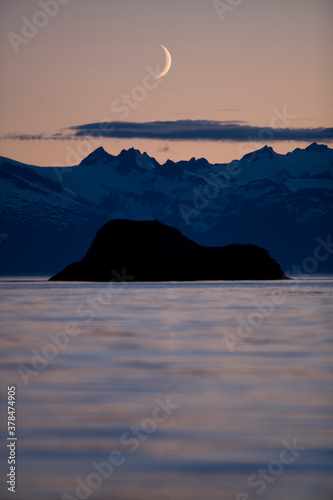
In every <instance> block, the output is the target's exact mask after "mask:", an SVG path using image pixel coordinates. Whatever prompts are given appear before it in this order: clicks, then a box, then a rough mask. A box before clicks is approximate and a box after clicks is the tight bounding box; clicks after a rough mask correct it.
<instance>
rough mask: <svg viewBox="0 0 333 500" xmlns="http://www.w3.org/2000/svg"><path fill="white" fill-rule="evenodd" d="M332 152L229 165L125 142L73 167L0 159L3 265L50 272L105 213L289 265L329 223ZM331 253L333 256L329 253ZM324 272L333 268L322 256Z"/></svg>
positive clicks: (271, 155) (260, 155)
mask: <svg viewBox="0 0 333 500" xmlns="http://www.w3.org/2000/svg"><path fill="white" fill-rule="evenodd" d="M332 168H333V150H332V149H330V148H328V147H327V146H325V145H318V144H316V143H314V144H311V145H310V146H308V147H307V148H305V149H296V150H295V151H293V152H291V153H288V154H286V155H280V154H277V153H275V151H274V150H273V149H272V148H271V147H267V146H265V147H264V148H262V149H260V150H258V151H254V152H253V153H250V154H247V155H245V156H244V157H243V158H241V159H240V160H234V161H233V162H230V163H228V164H223V163H221V164H213V165H212V164H210V163H209V162H208V161H207V160H206V159H204V158H201V159H195V158H192V159H191V160H189V161H181V162H173V161H171V160H168V161H167V162H166V163H165V164H164V165H160V164H159V163H158V162H157V161H156V160H155V159H154V158H152V157H150V156H148V155H147V154H146V153H143V154H142V153H140V151H138V150H135V149H134V148H131V149H129V150H123V151H122V152H121V153H120V154H119V155H118V156H113V155H111V154H109V153H107V152H106V151H105V150H104V149H103V148H98V149H96V150H95V151H94V152H92V153H91V154H90V155H89V156H87V158H85V159H84V160H83V161H82V162H81V163H80V164H79V165H77V166H73V167H59V168H58V167H37V166H32V165H25V164H23V163H20V162H16V161H14V160H10V159H8V158H2V157H0V189H1V201H0V216H1V226H0V232H1V233H3V234H8V237H7V238H6V239H5V240H4V241H2V240H1V244H0V254H2V259H1V262H0V273H1V274H4V273H6V272H7V273H15V272H17V273H24V274H27V273H28V274H29V273H39V274H40V272H46V273H50V274H51V273H53V272H55V271H57V270H58V269H59V268H61V267H63V266H64V265H66V263H68V262H71V261H73V260H76V259H80V258H81V257H82V252H83V253H84V252H85V250H86V249H87V248H88V246H89V242H90V241H91V239H92V238H93V237H94V235H95V233H96V231H97V230H98V229H99V228H100V227H101V226H102V225H103V224H104V223H105V222H107V221H108V220H110V219H116V218H128V219H132V220H142V219H145V220H152V219H157V220H160V221H161V222H164V223H166V224H169V225H171V226H175V227H178V228H179V229H180V230H181V231H182V232H183V233H184V234H185V235H186V236H188V237H190V238H191V239H194V240H195V241H197V242H199V243H201V244H205V245H206V244H208V245H209V244H210V245H224V244H228V243H254V244H257V245H259V246H264V247H265V248H267V249H268V250H269V251H270V253H271V255H272V256H273V257H274V258H276V259H277V260H278V261H279V263H281V265H282V266H283V267H284V268H286V267H290V266H291V265H292V264H293V263H294V264H297V263H298V262H302V259H304V258H306V257H308V256H311V255H312V253H313V249H314V247H315V246H316V238H317V237H318V236H319V237H322V238H325V237H327V235H328V234H330V231H331V227H332V208H333V207H332V205H333V202H332V189H333V172H332ZM331 260H333V258H332V259H331ZM321 266H322V272H327V270H328V269H332V271H333V266H332V263H330V262H325V263H322V264H321Z"/></svg>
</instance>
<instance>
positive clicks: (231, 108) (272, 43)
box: [0, 0, 333, 165]
mask: <svg viewBox="0 0 333 500" xmlns="http://www.w3.org/2000/svg"><path fill="white" fill-rule="evenodd" d="M223 4H224V5H227V7H226V8H224V7H221V6H222V5H223ZM236 4H237V5H236ZM0 18H1V20H0V31H1V40H2V43H1V52H0V54H1V55H0V68H1V75H2V78H1V94H0V96H1V97H0V99H1V102H0V106H1V119H0V138H1V148H0V155H2V156H7V157H10V158H13V159H16V160H18V161H22V162H25V163H31V164H36V165H56V164H59V165H66V164H75V163H78V162H79V161H81V160H82V159H83V158H84V157H85V156H87V155H88V154H89V153H90V152H91V151H93V150H94V149H96V147H99V146H101V145H102V146H103V147H104V148H105V149H106V150H107V151H108V152H110V153H112V154H118V153H119V152H120V151H121V150H122V149H124V148H126V149H127V148H129V147H135V148H137V149H140V150H141V151H142V152H143V151H146V152H147V153H148V154H149V155H151V156H154V157H155V158H156V159H157V160H158V161H159V162H161V163H163V162H165V161H166V160H167V159H168V158H171V159H172V160H175V161H176V160H180V159H189V158H191V157H193V156H194V157H206V158H207V159H208V160H209V161H211V162H226V161H231V160H232V159H233V158H240V157H241V156H243V155H244V154H245V153H247V152H249V151H251V150H255V149H259V148H260V147H261V146H263V145H264V144H266V143H267V144H269V145H272V146H273V147H274V149H275V150H276V151H277V152H281V153H285V152H287V151H291V150H293V149H295V148H296V147H302V148H304V147H306V146H307V145H308V144H309V142H312V141H309V142H303V141H302V142H297V141H295V140H294V141H283V142H281V141H276V142H271V141H269V140H265V136H264V140H262V141H261V140H260V139H261V138H260V137H259V136H258V135H255V136H254V137H251V140H249V141H247V142H235V141H233V142H231V141H228V140H224V141H202V140H189V141H178V140H177V141H173V140H170V139H167V140H152V139H149V138H147V139H141V140H140V139H136V138H128V139H119V138H102V139H101V140H98V141H97V140H94V139H92V138H91V137H83V138H81V139H80V140H73V139H69V140H54V139H52V136H54V134H57V133H61V134H63V135H64V136H66V135H68V128H69V127H72V126H77V125H84V124H89V123H95V122H97V123H98V122H100V121H108V122H113V121H125V122H139V123H145V122H155V121H168V122H169V121H177V120H195V121H197V120H211V121H217V122H236V123H238V124H240V125H250V126H256V127H263V128H267V127H271V126H274V127H278V128H283V127H288V128H302V129H303V128H309V129H316V128H318V127H324V128H327V127H331V126H332V109H333V106H332V105H333V102H332V101H333V98H332V91H331V89H332V83H333V78H332V74H333V57H332V47H333V36H332V31H333V30H332V29H331V27H332V19H333V2H331V1H330V0H279V1H276V0H265V1H264V0H243V1H241V0H238V1H234V0H225V1H224V2H222V1H220V2H213V1H203V0H169V1H168V2H166V1H165V0H136V1H134V0H114V1H112V2H110V1H107V0H94V1H91V0H39V1H35V0H2V1H1V3H0ZM27 20H28V21H29V23H27ZM30 23H31V24H30ZM28 24H29V26H28ZM36 25H39V26H36ZM17 36H20V37H21V38H18V37H17ZM159 44H163V45H165V46H166V47H167V48H168V50H169V51H170V53H171V56H172V66H171V69H170V71H169V73H168V75H167V77H165V78H164V79H163V80H160V81H159V84H158V85H154V83H156V82H157V81H156V80H154V79H153V78H152V77H151V78H149V76H147V75H148V74H147V67H148V66H149V67H150V68H156V67H157V65H160V67H163V65H164V53H163V50H162V49H161V47H160V45H159ZM145 85H147V87H149V89H147V90H146V91H145V93H142V92H141V94H140V89H139V90H138V87H141V89H142V88H143V86H145ZM145 88H146V87H145ZM126 95H129V96H130V97H131V98H132V100H131V102H132V103H133V104H132V106H128V113H125V112H124V110H123V112H120V111H119V105H118V106H116V105H115V103H116V102H122V101H123V99H124V96H126ZM133 96H134V98H133ZM281 114H282V115H283V114H284V116H286V115H287V116H288V120H285V123H283V122H282V121H281V120H280V121H279V120H278V119H277V118H276V117H278V116H281ZM125 115H126V116H125ZM34 134H37V135H39V134H43V135H44V136H45V137H46V138H47V139H45V138H44V139H43V140H31V139H30V140H22V136H24V137H26V136H31V135H34ZM8 135H10V136H12V137H15V138H14V139H13V138H12V139H8V138H6V137H8ZM317 142H325V143H327V144H328V140H323V141H317Z"/></svg>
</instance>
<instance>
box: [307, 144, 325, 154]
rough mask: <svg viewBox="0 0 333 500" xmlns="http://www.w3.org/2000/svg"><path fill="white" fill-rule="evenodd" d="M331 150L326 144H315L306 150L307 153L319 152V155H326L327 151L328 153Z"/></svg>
mask: <svg viewBox="0 0 333 500" xmlns="http://www.w3.org/2000/svg"><path fill="white" fill-rule="evenodd" d="M329 149H330V148H329V147H328V146H326V144H318V143H317V142H313V143H312V144H310V146H308V147H307V148H305V151H317V152H319V153H325V151H328V150H329Z"/></svg>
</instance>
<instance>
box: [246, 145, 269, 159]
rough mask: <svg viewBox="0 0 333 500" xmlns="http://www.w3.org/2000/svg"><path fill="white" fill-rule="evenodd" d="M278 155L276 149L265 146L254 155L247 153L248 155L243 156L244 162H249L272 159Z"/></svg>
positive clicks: (254, 152) (253, 153)
mask: <svg viewBox="0 0 333 500" xmlns="http://www.w3.org/2000/svg"><path fill="white" fill-rule="evenodd" d="M275 155H277V153H276V152H275V151H274V149H273V148H272V147H271V146H267V145H266V146H264V147H263V148H261V149H258V150H257V151H253V152H252V153H247V154H246V155H244V156H243V158H242V160H247V161H251V162H252V161H258V160H259V159H261V158H263V157H265V160H266V159H269V160H270V159H272V158H273V157H274V156H275Z"/></svg>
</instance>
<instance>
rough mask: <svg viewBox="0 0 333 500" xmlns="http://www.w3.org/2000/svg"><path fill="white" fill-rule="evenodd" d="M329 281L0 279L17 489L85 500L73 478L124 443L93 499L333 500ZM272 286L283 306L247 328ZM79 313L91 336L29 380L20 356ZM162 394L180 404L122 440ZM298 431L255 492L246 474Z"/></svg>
mask: <svg viewBox="0 0 333 500" xmlns="http://www.w3.org/2000/svg"><path fill="white" fill-rule="evenodd" d="M332 284H333V281H332V280H328V279H327V280H320V279H316V280H296V281H285V282H264V283H257V282H241V283H239V282H216V283H178V284H176V283H171V284H165V283H164V284H163V283H155V284H147V283H140V284H139V283H129V284H126V285H125V284H120V283H118V284H112V285H109V284H87V283H86V284H79V283H77V284H68V283H67V284H65V283H40V282H2V283H0V293H1V298H2V300H1V317H2V327H1V332H2V334H1V362H2V363H1V366H2V368H1V380H2V384H1V387H2V393H3V394H5V393H6V389H7V387H6V386H7V385H16V386H17V397H18V404H17V412H18V474H19V481H18V486H17V493H16V495H15V498H16V499H17V500H21V499H22V500H23V499H24V500H42V499H43V500H44V499H51V500H52V499H53V498H54V499H55V498H58V499H59V498H61V495H62V494H63V493H68V494H69V495H72V497H73V498H78V497H76V496H75V487H76V478H77V477H80V478H81V479H82V480H85V478H86V477H87V476H88V475H89V474H90V473H92V472H96V471H95V469H94V468H93V467H92V462H94V461H95V462H97V463H100V462H102V461H105V460H108V457H109V454H110V452H112V451H113V450H118V451H119V452H120V453H121V455H122V457H123V458H124V459H125V461H124V463H123V464H122V465H119V466H117V467H115V469H114V472H113V474H112V475H111V477H109V478H106V479H103V481H102V484H101V485H100V486H99V487H98V488H96V489H93V491H92V493H91V495H90V496H89V498H91V499H98V500H106V499H109V498H110V499H111V498H112V499H115V500H141V499H142V500H150V499H161V500H167V499H175V500H190V499H191V500H192V499H198V500H215V499H216V500H217V499H218V500H229V499H231V500H233V499H235V500H236V499H237V495H239V494H240V493H242V492H244V495H245V494H247V495H248V496H249V498H257V497H258V498H264V499H265V500H266V499H268V500H275V499H279V500H281V499H284V500H288V499H293V500H304V499H305V500H310V499H311V500H313V499H314V498H315V499H316V500H324V499H327V500H328V499H329V498H331V495H332V491H333V489H332V484H331V483H330V477H331V475H332V468H333V467H332V444H333V438H332V432H331V429H332V427H331V424H332V423H331V417H332V389H331V387H332V375H331V370H332V322H333V315H332V296H333V289H332ZM111 293H112V296H111ZM272 293H275V294H277V296H278V297H279V298H280V299H281V300H280V302H279V304H276V305H274V307H273V310H271V311H270V313H269V314H267V315H266V316H265V317H264V316H263V315H262V322H261V324H260V326H255V327H253V331H252V332H251V333H250V335H249V336H248V337H247V338H241V337H239V336H237V335H238V334H237V326H238V324H239V323H238V320H237V318H238V317H239V318H242V319H243V320H244V321H245V322H247V321H248V320H249V318H251V317H252V319H254V320H255V317H254V316H253V314H255V313H256V314H257V315H258V303H260V304H262V303H263V301H265V300H266V301H267V300H269V301H271V298H272ZM111 299H112V300H111ZM251 314H252V316H251ZM69 322H75V325H76V328H80V330H81V332H80V333H79V334H78V335H76V336H75V337H71V338H69V337H68V336H67V341H68V344H67V345H66V347H64V348H63V349H60V348H59V349H58V350H57V349H55V348H53V350H52V349H51V350H49V351H48V352H50V353H53V354H55V357H54V359H49V360H48V362H47V366H46V367H45V368H44V369H43V370H41V371H40V372H36V371H34V374H32V375H30V376H29V377H28V379H27V380H28V385H27V386H26V385H25V384H24V383H23V380H22V378H21V377H20V375H19V373H18V371H17V366H18V365H20V364H21V365H25V366H26V367H30V368H32V358H33V355H34V354H36V351H37V352H38V353H42V352H43V349H44V350H45V346H46V345H48V344H50V343H51V344H52V341H51V339H50V337H49V336H48V334H52V335H53V336H54V335H57V334H58V335H59V339H60V338H62V339H64V338H65V337H61V334H62V335H63V334H64V331H65V327H66V325H68V324H69ZM247 324H248V323H247ZM230 335H231V336H233V337H231V338H234V339H236V340H237V339H238V340H237V342H236V343H234V344H233V349H234V350H233V352H230V350H229V348H228V343H227V342H226V340H225V339H226V336H227V337H229V338H230ZM53 338H54V337H53ZM62 341H64V340H62ZM238 341H239V342H238ZM240 342H242V343H240ZM53 345H54V344H53ZM32 349H35V350H36V351H34V354H32V352H31V350H32ZM167 397H169V398H170V401H171V403H174V404H176V405H179V408H178V409H175V410H173V411H172V414H171V415H169V416H168V418H167V419H166V420H165V421H163V422H160V423H158V424H157V425H156V430H154V431H153V432H152V433H151V434H147V433H146V434H145V433H142V430H141V434H140V436H141V438H142V439H138V438H136V439H137V443H138V448H137V449H136V450H135V451H131V450H130V448H131V445H130V444H129V443H128V442H126V441H125V443H124V440H122V439H121V437H122V436H123V435H124V433H129V434H128V435H131V436H132V437H133V435H132V434H131V433H132V430H131V429H133V426H140V425H141V424H142V422H144V421H145V420H147V419H152V415H153V411H154V408H156V399H157V398H159V400H162V401H165V400H166V398H167ZM1 400H2V403H3V401H4V397H2V398H1ZM3 431H4V429H1V432H2V433H3V438H2V440H3V442H4V439H5V437H6V436H5V432H3ZM147 432H148V431H147ZM294 439H296V440H297V445H299V446H303V447H305V448H306V450H304V451H302V452H300V453H299V456H297V458H296V459H295V460H294V462H293V463H291V464H289V465H285V466H284V470H283V472H282V473H281V474H279V475H278V476H276V477H274V476H272V475H271V476H269V479H270V480H271V482H268V481H266V482H265V483H264V488H265V489H264V491H263V492H262V493H260V494H259V493H258V492H257V491H258V490H260V488H259V486H258V485H257V486H256V487H254V486H251V485H249V484H248V478H249V476H251V475H253V474H257V473H258V469H259V468H266V469H267V467H268V465H269V464H270V463H271V462H272V461H274V460H275V461H276V460H278V458H279V454H280V453H281V451H282V450H283V449H284V445H283V444H282V441H284V440H287V441H288V442H290V443H292V441H293V440H294ZM133 442H135V441H132V445H133ZM1 458H4V453H3V451H2V457H1ZM2 463H3V462H2ZM4 470H7V465H6V464H4ZM1 488H2V489H3V487H2V486H1ZM10 495H12V494H10V493H8V492H7V493H6V492H5V493H4V496H2V498H7V497H8V498H11V496H10ZM87 498H88V497H87ZM240 498H242V497H240ZM246 498H247V497H246V496H244V497H243V499H242V500H245V499H246Z"/></svg>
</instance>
